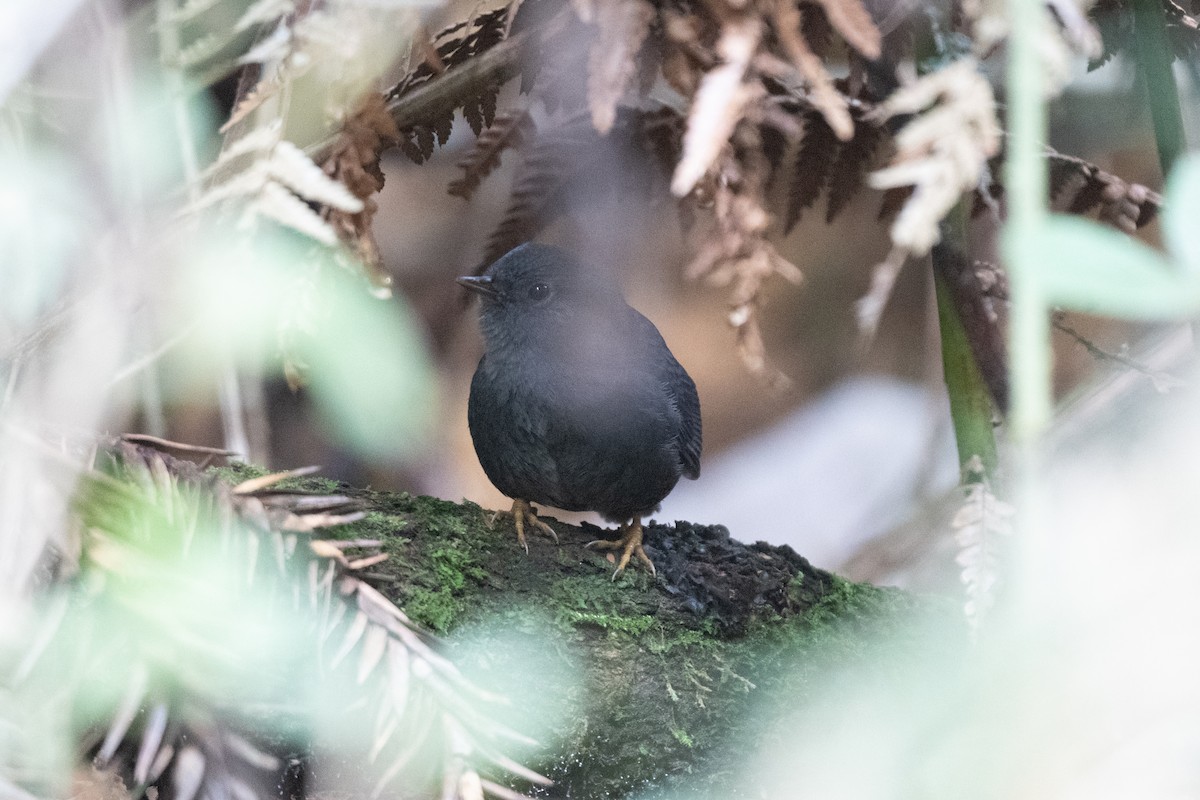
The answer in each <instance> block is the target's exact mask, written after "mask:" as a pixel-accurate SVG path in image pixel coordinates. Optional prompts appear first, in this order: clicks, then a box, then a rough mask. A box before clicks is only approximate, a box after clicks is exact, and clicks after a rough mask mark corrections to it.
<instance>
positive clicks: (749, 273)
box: [687, 126, 803, 389]
mask: <svg viewBox="0 0 1200 800" xmlns="http://www.w3.org/2000/svg"><path fill="white" fill-rule="evenodd" d="M751 131H752V128H750V126H744V127H743V128H742V130H741V135H742V137H747V138H749V139H750V140H751V141H743V144H744V145H745V144H751V145H752V140H753V138H754V135H753V133H752V132H751ZM765 166H766V164H765V160H756V161H752V162H751V167H750V169H749V170H747V169H744V168H743V166H742V165H741V164H740V163H739V162H738V161H737V159H736V158H734V156H733V152H732V149H731V148H729V147H726V149H725V151H724V152H723V153H722V155H721V158H720V160H719V161H718V165H717V168H716V171H715V175H713V176H712V177H711V178H707V179H706V182H705V183H704V184H703V185H702V187H701V188H699V189H698V191H701V192H704V193H705V194H708V193H711V198H712V200H711V202H712V211H711V214H712V216H711V220H710V224H709V226H708V230H707V231H706V232H705V236H704V240H703V243H702V244H701V246H700V248H699V250H698V252H697V254H696V256H695V258H694V259H693V260H692V261H691V263H690V264H689V265H688V267H687V274H688V276H689V277H692V278H703V279H705V280H708V281H709V282H710V283H713V284H715V285H717V286H729V287H730V311H729V315H728V321H729V324H730V325H731V326H732V327H733V329H734V331H735V332H736V335H737V347H738V354H739V355H740V356H741V359H742V362H743V363H744V364H745V365H746V368H747V369H748V370H749V371H750V372H751V374H753V375H755V376H756V377H758V378H759V379H760V380H762V381H763V382H764V383H766V384H767V385H768V386H771V387H773V388H776V389H782V388H785V387H786V386H788V385H789V380H788V378H787V376H785V375H784V374H783V373H782V372H780V371H779V370H777V369H775V368H774V367H772V366H771V365H770V364H769V362H768V360H767V354H766V345H765V344H764V342H763V338H762V331H761V329H760V327H759V324H758V307H759V305H760V304H761V302H762V289H763V286H764V284H765V283H766V282H767V281H768V280H769V279H771V278H772V277H774V276H777V275H778V276H782V277H783V278H784V279H786V280H788V281H791V282H793V283H799V282H800V281H801V280H802V278H803V276H802V274H801V273H800V270H798V269H797V268H796V267H795V265H793V264H792V263H791V262H789V261H788V260H786V259H785V258H783V257H782V256H780V255H779V253H778V252H776V250H775V247H774V245H772V244H771V243H770V241H769V240H768V238H767V232H768V229H769V228H770V224H771V216H770V214H768V213H767V211H766V209H764V208H763V207H762V205H761V201H760V199H759V198H761V196H762V186H763V184H764V183H765V175H764V174H763V173H764V172H765Z"/></svg>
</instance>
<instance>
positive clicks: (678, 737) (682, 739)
mask: <svg viewBox="0 0 1200 800" xmlns="http://www.w3.org/2000/svg"><path fill="white" fill-rule="evenodd" d="M671 735H672V736H674V737H675V741H677V742H679V743H680V744H681V745H683V746H684V747H688V748H692V747H695V746H696V742H695V741H694V740H693V739H692V737H691V736H690V735H689V734H688V732H687V731H685V730H684V729H683V728H672V729H671Z"/></svg>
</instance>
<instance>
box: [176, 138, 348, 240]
mask: <svg viewBox="0 0 1200 800" xmlns="http://www.w3.org/2000/svg"><path fill="white" fill-rule="evenodd" d="M202 177H203V178H204V179H205V180H207V181H208V185H207V186H206V187H205V189H204V191H203V192H202V193H201V194H200V196H199V197H198V198H197V199H196V201H195V202H193V203H192V204H191V205H190V206H189V207H188V208H187V209H185V211H186V212H188V213H196V212H198V211H201V210H203V209H205V208H208V207H210V206H213V205H216V204H218V203H227V202H237V203H239V204H240V207H241V217H240V220H241V221H240V223H239V225H240V226H242V227H252V226H253V225H254V224H255V221H256V219H257V218H259V217H268V218H270V219H273V220H275V221H276V222H278V223H280V224H281V225H283V226H285V227H288V228H291V229H293V230H295V231H298V232H299V233H302V234H304V235H305V236H307V237H309V238H312V239H315V240H316V241H318V242H320V243H321V244H324V245H327V246H332V245H334V244H336V243H337V240H338V239H337V232H336V231H335V230H334V228H333V227H332V226H331V225H329V223H328V222H327V221H326V220H324V219H322V218H321V216H320V214H319V213H318V212H317V211H315V210H314V209H313V208H312V207H311V206H310V205H309V204H310V203H313V204H319V205H321V206H326V207H329V208H333V209H336V210H338V211H341V212H343V213H347V214H357V213H360V212H361V211H363V208H364V205H363V202H362V201H361V200H360V199H359V198H357V197H355V196H354V195H353V194H352V193H351V192H350V190H349V189H348V188H346V186H345V185H343V184H342V183H339V182H338V181H336V180H333V179H331V178H330V177H329V176H328V175H326V174H325V172H324V171H322V169H321V168H320V167H319V166H317V165H316V164H314V163H313V162H312V160H311V159H309V157H308V156H307V155H305V154H304V152H303V151H302V150H300V148H298V147H296V146H295V145H294V144H292V143H291V142H289V141H287V140H286V139H283V138H281V136H280V126H279V124H278V122H273V123H268V124H267V125H264V126H262V127H260V128H257V129H255V130H253V131H250V132H249V133H247V134H246V135H245V136H243V137H241V138H239V139H237V140H235V141H234V142H232V143H230V144H229V145H228V146H227V147H226V148H225V150H224V151H223V152H222V153H221V155H220V156H219V157H218V159H217V161H216V162H215V163H214V164H213V165H212V166H211V167H209V168H208V169H207V170H206V171H205V173H204V174H203V176H202Z"/></svg>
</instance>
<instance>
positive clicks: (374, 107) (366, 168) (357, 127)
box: [321, 92, 406, 288]
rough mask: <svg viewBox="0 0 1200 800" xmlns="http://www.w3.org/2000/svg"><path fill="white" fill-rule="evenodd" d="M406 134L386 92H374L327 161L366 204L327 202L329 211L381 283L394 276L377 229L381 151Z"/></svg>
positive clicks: (336, 177)
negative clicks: (352, 208)
mask: <svg viewBox="0 0 1200 800" xmlns="http://www.w3.org/2000/svg"><path fill="white" fill-rule="evenodd" d="M401 140H406V137H401V134H400V132H399V131H398V130H396V123H395V121H394V120H393V119H392V117H391V115H390V114H389V113H388V110H387V103H386V101H385V100H384V99H383V95H382V94H379V93H377V92H376V93H372V94H369V95H367V96H366V97H365V98H364V99H363V101H362V102H361V103H360V104H359V107H358V109H357V110H356V111H355V112H354V113H353V114H351V115H350V116H349V117H348V118H347V119H346V122H345V123H344V124H343V125H342V130H341V133H340V134H339V135H338V138H337V141H336V142H335V143H334V145H333V147H332V148H330V151H329V154H328V155H327V156H326V158H325V161H324V162H323V163H322V165H321V166H322V169H324V171H325V173H326V174H327V175H329V176H330V177H331V178H333V179H334V180H337V181H339V182H340V183H342V184H343V185H344V186H345V187H346V188H347V189H349V190H350V192H351V193H352V194H353V195H354V196H355V197H357V198H358V199H360V200H362V201H363V210H362V211H359V212H358V213H356V214H351V213H348V212H345V211H340V210H338V209H336V208H327V209H325V211H324V214H325V217H326V219H327V220H328V221H329V223H330V225H332V226H333V229H334V230H335V231H337V233H338V236H339V238H340V239H341V240H342V241H343V242H346V243H347V244H348V245H349V246H350V248H351V250H352V251H353V252H354V253H355V254H356V255H357V256H358V259H359V261H360V262H361V263H362V264H363V266H364V268H365V269H366V272H367V275H368V277H370V279H371V281H372V282H373V283H374V284H375V285H376V286H378V287H380V288H386V287H387V286H389V285H390V283H391V277H390V276H389V275H388V274H387V273H386V272H385V271H384V269H383V261H382V259H381V257H380V255H379V248H378V247H377V246H376V243H375V236H374V234H373V232H372V230H371V222H372V219H373V217H374V215H375V211H376V208H377V207H376V205H375V201H374V195H375V194H376V193H377V192H378V191H379V190H380V189H382V188H383V170H382V169H380V166H379V157H380V154H381V153H382V152H383V151H384V150H385V149H386V148H388V147H391V146H393V145H395V144H396V143H397V142H398V141H401Z"/></svg>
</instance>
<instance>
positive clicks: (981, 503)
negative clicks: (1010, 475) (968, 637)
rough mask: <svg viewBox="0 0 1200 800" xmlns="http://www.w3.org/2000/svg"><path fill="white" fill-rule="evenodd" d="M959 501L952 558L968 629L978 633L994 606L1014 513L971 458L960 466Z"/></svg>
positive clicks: (979, 466) (976, 459) (952, 524)
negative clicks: (963, 594)
mask: <svg viewBox="0 0 1200 800" xmlns="http://www.w3.org/2000/svg"><path fill="white" fill-rule="evenodd" d="M963 472H964V481H965V483H964V486H963V487H962V493H963V502H962V506H961V507H960V508H959V509H958V512H957V513H956V514H955V515H954V519H953V521H952V522H951V527H952V528H953V529H954V540H955V542H956V543H957V544H958V555H957V556H956V557H955V560H956V561H957V563H958V565H959V567H961V569H962V571H961V573H960V576H961V579H962V583H963V587H964V588H965V590H966V595H967V599H966V602H965V603H964V606H963V611H964V613H965V614H966V617H967V621H968V622H969V623H970V625H971V629H972V630H973V631H974V630H978V628H979V627H980V625H982V624H983V622H984V620H985V619H986V617H987V613H988V611H990V610H991V608H992V606H993V605H995V602H996V597H995V592H996V584H997V582H998V580H999V577H1000V570H1001V566H1000V558H1001V550H1002V548H1003V545H1004V542H1005V540H1007V539H1009V538H1011V534H1012V518H1013V516H1014V513H1015V512H1014V510H1013V508H1012V506H1011V505H1009V504H1008V503H1005V502H1004V501H1002V500H1000V499H999V498H997V497H996V495H995V494H993V492H992V489H991V487H990V486H989V485H988V484H987V482H986V481H985V480H983V478H982V475H983V465H982V463H981V462H979V460H978V456H976V457H975V459H973V460H972V461H971V462H970V463H968V464H967V465H966V466H965V467H964V470H963Z"/></svg>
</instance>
